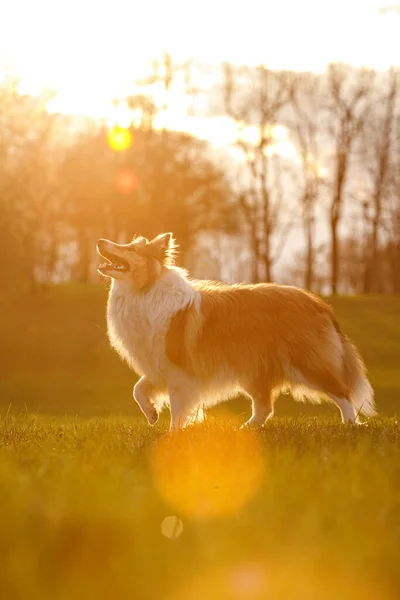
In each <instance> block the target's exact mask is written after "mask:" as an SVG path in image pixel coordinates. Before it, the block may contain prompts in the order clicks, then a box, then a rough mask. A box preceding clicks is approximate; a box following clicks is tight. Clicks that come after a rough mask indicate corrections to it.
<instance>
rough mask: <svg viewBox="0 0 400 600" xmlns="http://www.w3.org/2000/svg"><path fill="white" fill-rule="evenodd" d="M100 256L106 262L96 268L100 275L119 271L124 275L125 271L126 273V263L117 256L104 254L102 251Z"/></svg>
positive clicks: (127, 267) (127, 266)
mask: <svg viewBox="0 0 400 600" xmlns="http://www.w3.org/2000/svg"><path fill="white" fill-rule="evenodd" d="M101 256H102V257H103V258H105V259H106V261H107V262H105V263H102V264H101V265H99V266H98V268H97V270H98V271H100V273H103V274H105V273H107V271H120V272H121V273H124V272H125V271H128V269H129V265H128V263H127V262H125V261H124V260H123V259H122V258H120V257H119V256H116V255H115V254H111V253H109V252H107V253H106V252H104V250H103V252H102V253H101Z"/></svg>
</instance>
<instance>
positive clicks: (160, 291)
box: [107, 271, 197, 385]
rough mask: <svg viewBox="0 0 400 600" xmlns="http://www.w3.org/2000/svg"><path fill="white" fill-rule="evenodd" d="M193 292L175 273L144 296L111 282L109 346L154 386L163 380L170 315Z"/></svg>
mask: <svg viewBox="0 0 400 600" xmlns="http://www.w3.org/2000/svg"><path fill="white" fill-rule="evenodd" d="M196 294H197V293H196V291H195V290H194V289H193V288H192V286H191V285H190V283H189V282H188V281H187V280H186V279H185V278H183V277H182V275H180V273H178V272H174V271H171V272H168V273H167V274H166V275H165V276H164V277H162V278H161V279H160V280H159V281H157V283H156V284H155V285H154V286H153V287H152V288H151V289H150V290H149V291H148V292H146V293H140V294H138V293H135V292H133V290H132V288H131V287H130V286H129V285H128V284H126V283H124V282H119V281H114V282H113V285H112V288H111V290H110V296H109V300H108V312H107V317H108V318H107V321H108V335H109V338H110V342H111V345H112V346H113V347H114V348H115V349H116V350H117V352H118V353H119V354H120V356H121V357H122V358H124V359H125V360H126V361H127V362H128V364H129V365H130V367H131V368H132V369H133V370H134V371H135V372H136V373H138V374H139V375H144V376H145V377H146V378H147V379H149V380H150V381H151V382H152V383H153V384H154V385H162V384H163V383H164V382H165V380H166V375H167V372H166V371H167V366H168V360H167V357H166V350H165V338H166V334H167V331H168V328H169V325H170V322H171V319H172V317H173V315H174V314H175V313H176V312H177V311H178V310H180V309H182V308H183V307H185V306H187V305H188V304H189V303H191V302H194V301H195V299H196Z"/></svg>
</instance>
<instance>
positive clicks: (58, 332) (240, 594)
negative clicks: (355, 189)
mask: <svg viewBox="0 0 400 600" xmlns="http://www.w3.org/2000/svg"><path fill="white" fill-rule="evenodd" d="M105 302H106V290H105V289H102V288H95V287H79V286H67V287H59V288H54V289H51V290H49V291H48V292H47V293H46V294H44V295H43V296H38V297H35V298H30V299H29V300H27V299H21V298H14V299H5V298H3V299H0V331H1V338H0V343H1V344H2V347H1V348H0V355H1V361H0V413H1V418H0V507H1V510H0V600H14V599H15V600H25V599H26V600H47V599H49V600H50V599H51V600H67V599H68V600H70V599H73V600H81V599H82V600H83V599H85V600H89V599H91V598H93V599H96V600H103V599H104V600H105V599H107V600H108V599H110V600H111V599H112V600H114V599H116V600H119V599H123V600H125V599H134V600H141V599H145V600H147V599H149V600H153V599H154V600H156V599H158V598H160V599H163V600H200V599H201V600H203V599H204V600H231V599H232V600H265V599H266V600H269V599H271V600H276V599H277V600H280V599H283V600H286V599H288V600H289V599H292V598H294V599H296V600H299V599H300V600H302V599H304V600H306V599H307V600H333V599H335V600H336V599H338V598H340V599H341V600H350V599H360V600H364V599H365V600H378V599H379V600H389V599H390V600H394V599H395V598H400V570H399V559H400V541H399V540H400V426H399V423H398V421H397V417H396V414H397V413H398V412H399V408H398V407H399V402H400V372H399V368H398V367H399V354H400V302H399V299H398V298H378V297H368V298H340V299H335V301H334V302H333V304H334V305H335V308H336V311H337V314H338V316H339V319H340V321H341V323H342V326H343V329H344V331H346V333H348V334H349V335H350V336H351V337H352V338H353V339H354V340H355V341H356V343H357V344H358V345H359V347H360V349H361V351H362V353H363V355H364V356H365V359H366V362H367V365H368V367H369V370H370V376H371V381H372V383H373V385H374V387H375V390H376V397H377V404H378V409H379V411H380V413H381V414H380V416H379V417H378V418H375V419H372V420H371V421H369V422H368V424H367V425H366V426H363V427H358V428H354V427H351V426H350V427H343V426H342V425H341V424H340V419H339V414H338V412H337V411H335V410H333V409H331V408H330V407H311V408H310V407H308V406H304V405H301V404H295V403H293V402H292V401H290V399H288V398H286V397H284V398H282V399H280V400H279V402H278V405H277V413H278V418H277V419H276V420H274V421H272V422H271V423H268V424H267V426H266V428H265V430H264V431H263V432H261V433H256V432H249V431H240V430H239V425H240V424H241V423H242V422H243V421H244V420H245V419H246V416H247V414H246V415H245V414H241V413H243V412H246V413H248V411H249V407H248V406H247V405H246V404H244V403H243V402H241V401H238V402H237V403H236V404H235V403H231V404H229V405H226V406H225V405H224V407H223V409H222V411H220V413H221V414H219V413H218V412H217V413H215V412H214V413H212V414H211V416H209V418H208V419H207V420H206V423H205V424H204V425H202V426H195V427H192V428H190V429H189V430H187V431H185V432H176V433H174V434H173V435H172V434H168V433H166V431H167V415H163V416H162V418H161V421H160V423H159V424H157V426H156V427H155V428H150V427H148V426H147V424H146V423H145V421H144V418H142V417H140V418H137V417H138V411H137V409H136V408H135V405H134V403H133V401H132V398H131V389H132V384H133V382H134V375H133V374H132V373H131V372H130V371H129V369H128V368H127V367H126V366H125V365H123V364H122V363H121V361H120V360H119V359H118V357H117V356H116V355H115V354H114V353H113V352H112V351H111V350H110V349H109V347H108V341H107V338H106V332H105V318H104V312H105ZM231 407H232V408H231ZM228 411H229V412H228ZM301 412H302V413H305V415H303V416H299V414H300V413H301ZM34 413H36V414H34ZM290 415H296V416H295V417H294V416H290ZM314 415H318V416H314Z"/></svg>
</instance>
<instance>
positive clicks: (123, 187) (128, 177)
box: [115, 169, 137, 194]
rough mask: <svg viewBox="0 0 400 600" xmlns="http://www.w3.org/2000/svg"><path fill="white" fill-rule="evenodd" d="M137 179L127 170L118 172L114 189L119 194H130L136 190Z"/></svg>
mask: <svg viewBox="0 0 400 600" xmlns="http://www.w3.org/2000/svg"><path fill="white" fill-rule="evenodd" d="M136 186H137V177H136V175H135V173H134V172H133V171H131V170H129V169H126V170H123V171H119V172H118V173H117V175H116V177H115V187H116V188H117V190H118V191H119V192H121V194H130V193H131V192H133V191H134V190H135V189H136Z"/></svg>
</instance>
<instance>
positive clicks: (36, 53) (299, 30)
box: [0, 0, 400, 116]
mask: <svg viewBox="0 0 400 600" xmlns="http://www.w3.org/2000/svg"><path fill="white" fill-rule="evenodd" d="M385 6H393V3H390V2H388V1H386V2H383V1H382V0H303V1H299V0H279V1H273V2H272V1H270V2H268V1H267V0H246V2H239V1H237V2H235V1H232V0H202V1H201V2H200V1H191V0H168V1H166V0H145V1H143V0H141V1H140V2H137V1H136V0H95V1H93V0H12V2H7V1H3V2H1V3H0V68H1V65H3V67H4V66H5V65H6V66H8V67H11V68H13V69H14V70H15V71H16V72H17V73H18V74H19V76H20V77H21V80H22V83H21V85H22V86H23V89H24V90H25V91H28V92H33V93H34V92H35V91H39V90H40V88H41V87H42V86H49V87H52V88H55V89H57V90H58V91H59V103H60V106H62V108H63V110H65V111H69V112H76V113H80V114H90V115H92V116H100V115H101V116H104V112H105V110H106V106H108V103H109V101H110V99H111V98H112V97H115V96H118V95H121V96H122V95H123V94H124V92H125V91H126V90H127V88H128V86H129V83H130V82H131V81H132V79H135V78H138V77H139V78H140V77H141V76H143V75H145V74H146V73H148V71H149V62H150V60H151V59H152V57H155V56H158V55H159V54H160V52H161V51H162V50H163V49H165V50H167V51H170V52H171V53H172V55H173V56H174V57H175V58H176V60H184V59H186V58H188V57H193V58H195V59H198V60H200V61H205V62H209V63H218V62H220V61H223V60H229V61H232V62H238V63H247V64H259V63H261V62H263V63H264V64H266V65H268V66H270V67H272V68H288V69H295V70H303V69H306V70H318V71H321V70H323V69H324V68H325V66H326V65H327V64H328V63H329V62H330V61H333V60H342V61H345V62H348V63H351V64H354V65H367V66H371V67H375V68H377V69H385V68H387V67H389V66H390V65H392V64H396V63H397V64H398V63H399V60H400V59H399V52H398V45H399V44H398V40H399V30H400V14H396V13H395V12H394V11H388V12H382V11H381V9H382V8H383V7H385Z"/></svg>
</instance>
